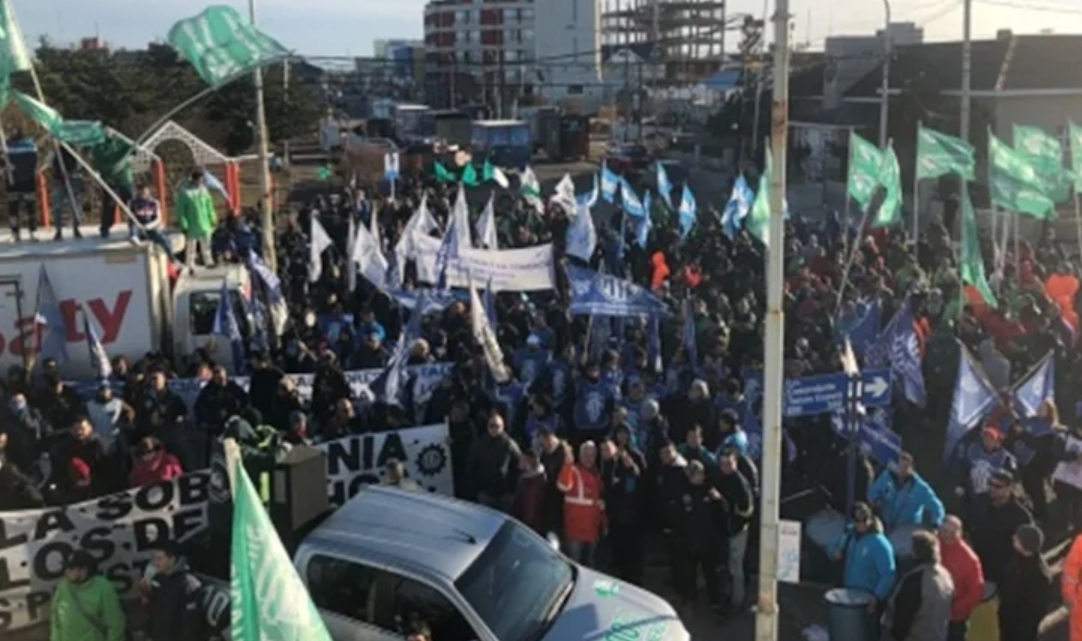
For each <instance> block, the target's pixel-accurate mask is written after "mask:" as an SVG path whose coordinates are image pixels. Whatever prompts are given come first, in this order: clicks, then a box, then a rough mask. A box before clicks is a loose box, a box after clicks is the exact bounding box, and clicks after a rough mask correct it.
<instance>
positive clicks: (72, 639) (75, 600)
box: [49, 576, 125, 641]
mask: <svg viewBox="0 0 1082 641" xmlns="http://www.w3.org/2000/svg"><path fill="white" fill-rule="evenodd" d="M51 607H52V617H51V618H50V620H49V641H124V628H125V623H124V610H123V609H122V608H121V606H120V597H119V596H117V593H116V588H115V587H113V584H112V583H110V582H109V580H108V579H106V578H105V577H103V576H92V577H90V578H88V579H87V580H86V581H84V582H83V583H81V584H79V585H76V584H73V583H72V582H70V581H68V580H67V579H64V580H62V581H61V582H60V584H59V585H57V586H56V592H54V593H53V601H52V606H51Z"/></svg>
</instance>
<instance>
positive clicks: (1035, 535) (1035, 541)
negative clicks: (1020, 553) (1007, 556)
mask: <svg viewBox="0 0 1082 641" xmlns="http://www.w3.org/2000/svg"><path fill="white" fill-rule="evenodd" d="M1014 535H1015V536H1016V537H1017V538H1018V543H1019V544H1020V545H1021V546H1022V549H1023V550H1025V551H1026V553H1027V554H1040V553H1041V548H1042V547H1043V546H1044V532H1042V531H1041V528H1039V527H1037V526H1036V525H1030V524H1029V523H1027V524H1025V525H1022V526H1019V528H1018V529H1017V530H1015V532H1014Z"/></svg>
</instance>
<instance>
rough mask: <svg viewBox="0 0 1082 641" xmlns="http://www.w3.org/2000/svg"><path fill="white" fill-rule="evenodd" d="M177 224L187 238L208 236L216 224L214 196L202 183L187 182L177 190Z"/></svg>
mask: <svg viewBox="0 0 1082 641" xmlns="http://www.w3.org/2000/svg"><path fill="white" fill-rule="evenodd" d="M176 216H177V226H178V227H180V230H181V231H183V232H184V235H185V236H187V237H188V238H208V237H210V235H211V234H212V233H214V228H215V227H217V226H218V212H217V211H216V210H215V208H214V198H213V197H212V196H211V195H210V191H209V190H208V189H207V188H206V187H205V186H204V185H193V184H191V183H188V184H186V185H184V186H183V187H182V188H181V189H180V190H179V191H178V192H177V202H176Z"/></svg>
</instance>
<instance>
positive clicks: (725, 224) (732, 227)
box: [721, 174, 755, 238]
mask: <svg viewBox="0 0 1082 641" xmlns="http://www.w3.org/2000/svg"><path fill="white" fill-rule="evenodd" d="M754 200H755V192H754V191H752V190H751V187H749V186H748V181H747V180H746V179H745V178H744V176H743V174H741V175H740V176H737V178H736V182H734V183H733V191H732V193H731V194H730V195H729V202H727V203H726V204H725V212H724V213H723V214H722V216H721V228H722V230H723V231H724V232H725V235H726V236H728V237H729V238H734V237H736V235H737V234H738V233H739V232H740V226H741V225H742V224H743V222H744V219H745V218H747V217H748V212H749V211H751V203H752V202H753V201H754Z"/></svg>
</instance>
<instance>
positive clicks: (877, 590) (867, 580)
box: [830, 501, 895, 614]
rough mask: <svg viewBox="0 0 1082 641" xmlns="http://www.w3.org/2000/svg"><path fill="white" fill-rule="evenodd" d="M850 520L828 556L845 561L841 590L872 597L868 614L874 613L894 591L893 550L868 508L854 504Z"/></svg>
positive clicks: (860, 503) (864, 505)
mask: <svg viewBox="0 0 1082 641" xmlns="http://www.w3.org/2000/svg"><path fill="white" fill-rule="evenodd" d="M850 518H851V519H852V522H851V523H850V524H849V525H848V526H846V528H845V531H844V532H843V533H842V535H841V537H840V538H839V539H838V541H837V542H835V543H834V545H833V546H831V550H830V551H831V555H832V556H833V557H834V560H836V561H842V560H844V561H845V572H844V575H843V577H842V587H846V588H851V589H855V590H863V591H864V592H867V593H869V594H871V595H872V597H873V598H872V601H871V603H869V604H868V611H869V613H871V614H875V613H877V612H878V611H879V607H880V606H881V605H883V604H885V603H886V602H887V597H889V596H890V591H891V589H893V588H894V576H895V565H894V548H893V547H891V545H890V540H889V539H887V537H886V536H885V535H884V534H883V524H882V523H880V522H879V519H877V518H875V513H874V512H872V508H871V506H870V505H868V504H867V503H864V502H861V501H857V502H856V503H854V504H853V509H852V511H851V512H850Z"/></svg>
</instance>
